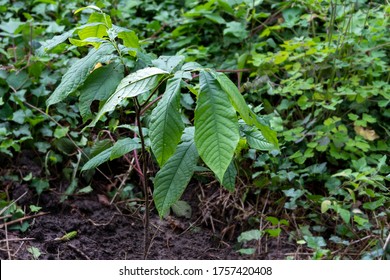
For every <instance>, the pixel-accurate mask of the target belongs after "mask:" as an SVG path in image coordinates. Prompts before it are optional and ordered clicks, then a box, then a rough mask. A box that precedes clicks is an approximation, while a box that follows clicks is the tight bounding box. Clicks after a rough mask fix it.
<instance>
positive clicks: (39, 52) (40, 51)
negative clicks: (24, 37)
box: [36, 29, 75, 56]
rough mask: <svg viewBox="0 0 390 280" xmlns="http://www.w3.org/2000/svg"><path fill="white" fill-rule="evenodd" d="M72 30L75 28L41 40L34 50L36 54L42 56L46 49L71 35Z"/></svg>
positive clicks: (51, 47)
mask: <svg viewBox="0 0 390 280" xmlns="http://www.w3.org/2000/svg"><path fill="white" fill-rule="evenodd" d="M74 31H75V29H72V30H69V31H67V32H64V33H62V34H61V35H57V36H54V37H53V38H52V39H50V40H47V41H45V42H43V43H42V46H41V47H40V48H39V49H37V50H36V54H37V55H38V56H43V55H44V54H45V53H46V52H47V51H49V50H51V49H53V48H54V47H56V46H58V45H59V44H61V43H63V42H65V41H66V40H68V38H69V37H71V36H72V35H73V32H74Z"/></svg>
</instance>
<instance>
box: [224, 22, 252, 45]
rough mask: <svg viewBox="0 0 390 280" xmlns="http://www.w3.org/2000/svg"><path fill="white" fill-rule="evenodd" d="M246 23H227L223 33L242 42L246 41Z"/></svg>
mask: <svg viewBox="0 0 390 280" xmlns="http://www.w3.org/2000/svg"><path fill="white" fill-rule="evenodd" d="M245 27H246V25H245V23H241V22H237V21H231V22H228V23H226V28H225V30H224V31H223V35H231V36H234V37H236V38H238V39H240V40H244V39H245V38H246V37H248V31H247V30H245Z"/></svg>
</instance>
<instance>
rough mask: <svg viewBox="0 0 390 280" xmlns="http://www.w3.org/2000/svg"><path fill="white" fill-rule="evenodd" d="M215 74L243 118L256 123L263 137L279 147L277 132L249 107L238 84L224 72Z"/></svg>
mask: <svg viewBox="0 0 390 280" xmlns="http://www.w3.org/2000/svg"><path fill="white" fill-rule="evenodd" d="M214 76H215V77H217V80H218V82H219V84H220V86H221V87H222V89H223V90H224V91H225V92H226V94H227V95H229V98H230V101H231V103H232V104H233V107H234V109H236V111H237V112H238V113H239V114H240V116H241V118H242V119H243V120H244V121H245V122H246V123H247V124H248V125H254V126H256V127H257V128H258V129H260V131H261V133H262V135H263V137H264V138H265V139H266V140H267V141H268V143H270V144H273V145H274V147H275V148H277V147H278V146H279V144H278V139H277V138H276V132H275V131H273V130H272V129H271V128H270V127H268V126H267V125H265V124H262V123H260V122H259V120H258V118H257V116H256V114H255V113H253V112H252V110H251V109H250V108H249V107H248V105H247V104H246V102H245V99H244V97H243V96H242V95H241V93H240V91H239V90H238V88H237V87H236V85H235V84H234V83H233V82H232V81H231V80H230V79H229V78H228V77H227V76H226V75H225V74H223V73H215V72H214Z"/></svg>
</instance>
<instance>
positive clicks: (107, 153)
mask: <svg viewBox="0 0 390 280" xmlns="http://www.w3.org/2000/svg"><path fill="white" fill-rule="evenodd" d="M140 147H141V144H140V143H138V142H137V141H136V140H134V139H131V138H124V139H120V140H118V141H117V142H116V143H115V144H114V145H113V146H112V147H109V148H105V149H104V150H102V151H101V152H100V153H98V154H97V155H95V156H94V157H92V158H91V159H90V160H88V161H87V162H86V163H85V164H84V166H83V168H82V169H81V171H85V170H88V169H92V168H95V167H97V166H99V165H101V164H103V163H105V162H107V161H109V160H113V159H116V158H119V157H121V156H123V155H125V154H127V153H129V152H131V151H133V150H135V149H139V148H140Z"/></svg>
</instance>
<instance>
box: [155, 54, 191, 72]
mask: <svg viewBox="0 0 390 280" xmlns="http://www.w3.org/2000/svg"><path fill="white" fill-rule="evenodd" d="M183 61H184V56H182V55H176V56H160V57H159V58H158V59H155V60H152V63H153V65H154V66H156V67H158V68H160V69H163V70H165V71H167V72H169V73H172V72H173V70H175V69H176V67H178V66H179V65H180V64H181V63H182V62H183Z"/></svg>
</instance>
